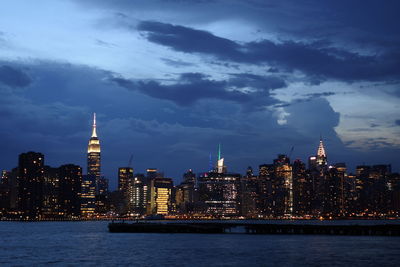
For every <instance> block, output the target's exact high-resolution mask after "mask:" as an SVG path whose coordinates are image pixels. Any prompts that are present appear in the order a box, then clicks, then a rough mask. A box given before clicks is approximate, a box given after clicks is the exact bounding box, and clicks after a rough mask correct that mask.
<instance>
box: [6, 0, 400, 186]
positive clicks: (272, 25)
mask: <svg viewBox="0 0 400 267" xmlns="http://www.w3.org/2000/svg"><path fill="white" fill-rule="evenodd" d="M398 10H400V3H399V2H398V1H390V0H388V1H385V4H384V5H383V4H382V3H381V2H379V1H365V0H364V1H361V0H359V1H358V0H357V1H355V0H354V1H317V0H306V1H298V0H296V1H295V0H283V1H265V0H262V1H261V0H247V1H246V0H243V1H232V0H197V1H195V0H191V1H189V0H186V1H185V0H179V1H178V0H169V1H161V0H159V1H150V0H148V1H139V0H120V1H105V0H104V1H101V0H87V1H78V0H63V1H52V0H38V1H26V0H25V1H23V0H12V1H11V0H9V1H4V3H2V8H1V9H0V118H1V124H0V140H1V142H0V151H1V157H0V168H1V169H11V168H12V167H15V166H16V165H17V157H18V154H19V153H21V152H26V151H29V150H34V151H39V152H42V153H44V154H45V159H46V163H47V164H49V165H51V166H58V165H61V164H64V163H75V164H79V165H81V166H83V167H84V169H86V154H85V153H86V149H87V142H88V139H89V137H90V127H91V116H92V115H91V114H92V113H93V112H96V113H97V114H98V134H99V137H100V140H101V145H102V158H103V161H102V163H103V174H104V175H105V176H106V177H107V178H109V179H110V180H111V185H112V187H115V183H116V176H117V168H118V167H120V166H124V165H127V163H128V160H129V157H130V155H131V154H132V155H133V167H134V169H135V172H144V171H145V169H146V168H148V167H156V168H158V169H159V170H160V171H163V172H164V173H165V175H166V176H168V177H173V178H176V180H177V181H179V180H180V178H181V175H182V173H183V172H184V171H185V170H186V169H188V168H193V169H194V171H195V172H201V171H204V170H206V169H207V166H208V155H209V153H210V152H213V153H214V155H215V153H216V149H217V145H218V143H221V144H222V148H223V151H222V153H223V156H224V157H225V160H226V164H227V166H228V170H230V171H235V172H241V173H243V172H244V170H245V168H246V167H247V166H249V165H251V166H253V167H254V168H255V169H257V166H258V165H259V164H262V163H269V162H271V161H272V159H273V158H275V157H276V155H277V154H278V153H289V151H290V149H291V147H292V146H294V147H295V148H294V151H293V154H292V158H293V159H295V158H301V159H303V160H305V161H306V160H307V157H308V156H310V155H313V154H315V153H316V149H317V145H318V141H319V136H320V134H321V135H322V136H323V138H324V140H325V144H326V150H327V153H328V160H329V163H332V164H333V163H335V162H343V161H344V162H346V163H347V164H348V165H349V167H350V170H351V171H353V169H354V167H355V165H357V164H362V163H365V164H388V163H391V164H392V165H393V167H394V168H393V169H394V170H395V171H398V170H399V168H400V162H399V157H398V155H399V153H400V137H399V136H400V101H399V100H400V28H399V27H398V25H400V17H399V16H398Z"/></svg>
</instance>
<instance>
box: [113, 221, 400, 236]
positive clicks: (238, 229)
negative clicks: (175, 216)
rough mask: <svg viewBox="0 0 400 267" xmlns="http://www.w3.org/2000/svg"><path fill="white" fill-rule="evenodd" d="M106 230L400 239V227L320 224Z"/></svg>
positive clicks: (116, 229)
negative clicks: (387, 237)
mask: <svg viewBox="0 0 400 267" xmlns="http://www.w3.org/2000/svg"><path fill="white" fill-rule="evenodd" d="M108 229H109V231H110V232H112V233H199V234H200V233H201V234H205V233H207V234H227V233H237V234H240V233H242V234H269V235H276V234H283V235H354V236H400V224H378V225H329V224H327V225H322V224H291V223H290V224H289V223H288V224H273V223H268V224H263V223H231V222H179V223H177V222H136V223H121V222H118V223H110V224H109V225H108Z"/></svg>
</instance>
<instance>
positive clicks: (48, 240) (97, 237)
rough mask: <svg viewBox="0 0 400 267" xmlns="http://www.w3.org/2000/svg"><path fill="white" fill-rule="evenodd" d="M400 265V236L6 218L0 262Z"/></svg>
mask: <svg viewBox="0 0 400 267" xmlns="http://www.w3.org/2000/svg"><path fill="white" fill-rule="evenodd" d="M46 264H54V265H81V266H110V265H119V266H121V265H125V266H126V265H131V266H132V265H137V266H207V267H209V266H321V265H328V266H338V265H345V266H349V265H352V266H376V265H382V266H399V264H400V237H380V236H374V237H368V236H322V235H321V236H319V235H310V236H307V235H243V234H145V233H143V234H141V233H139V234H133V233H130V234H125V233H109V232H108V231H107V222H0V265H1V266H9V265H46Z"/></svg>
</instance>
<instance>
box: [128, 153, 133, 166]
mask: <svg viewBox="0 0 400 267" xmlns="http://www.w3.org/2000/svg"><path fill="white" fill-rule="evenodd" d="M132 160H133V154H131V156H130V158H129V161H128V167H131V168H132Z"/></svg>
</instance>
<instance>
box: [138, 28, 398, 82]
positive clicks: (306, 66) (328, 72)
mask: <svg viewBox="0 0 400 267" xmlns="http://www.w3.org/2000/svg"><path fill="white" fill-rule="evenodd" d="M137 29H138V30H139V31H141V32H144V33H145V34H146V35H145V36H146V38H147V40H149V41H150V42H153V43H157V44H160V45H163V46H167V47H169V48H171V49H173V50H175V51H180V52H185V53H199V54H205V55H209V56H213V57H215V58H217V59H219V60H223V61H232V62H238V63H246V64H268V65H270V66H274V67H279V68H281V69H283V70H285V71H287V72H293V71H294V70H298V71H301V72H303V73H305V74H307V75H309V76H311V77H318V78H320V79H336V80H341V81H346V82H354V81H380V80H384V79H393V80H399V78H400V71H399V69H400V54H399V53H388V54H383V55H370V56H368V55H361V54H359V53H356V52H351V51H347V50H344V49H340V48H335V47H331V46H329V45H328V44H327V43H325V42H310V43H305V42H295V41H282V42H280V43H277V42H272V41H270V40H260V41H254V42H248V43H244V44H240V43H238V42H235V41H233V40H229V39H226V38H222V37H218V36H215V35H214V34H212V33H210V32H207V31H203V30H197V29H193V28H189V27H184V26H180V25H173V24H169V23H161V22H156V21H143V22H141V23H139V25H138V27H137Z"/></svg>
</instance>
